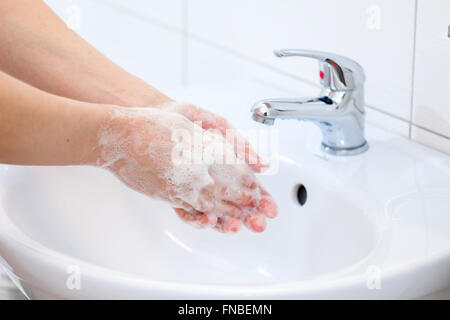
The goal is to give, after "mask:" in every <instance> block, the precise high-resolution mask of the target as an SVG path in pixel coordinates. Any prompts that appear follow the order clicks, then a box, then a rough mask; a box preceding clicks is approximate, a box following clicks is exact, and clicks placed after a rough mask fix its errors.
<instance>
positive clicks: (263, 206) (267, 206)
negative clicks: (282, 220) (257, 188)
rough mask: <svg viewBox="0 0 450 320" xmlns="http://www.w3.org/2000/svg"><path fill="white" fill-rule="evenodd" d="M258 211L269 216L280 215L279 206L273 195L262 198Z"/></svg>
mask: <svg viewBox="0 0 450 320" xmlns="http://www.w3.org/2000/svg"><path fill="white" fill-rule="evenodd" d="M258 211H259V212H261V213H262V214H264V215H265V216H266V217H267V218H271V219H273V218H275V217H276V216H277V215H278V207H277V204H276V203H275V201H274V200H273V199H272V198H271V197H264V198H262V199H261V200H260V202H259V205H258Z"/></svg>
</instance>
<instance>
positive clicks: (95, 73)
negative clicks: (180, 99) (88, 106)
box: [0, 0, 170, 106]
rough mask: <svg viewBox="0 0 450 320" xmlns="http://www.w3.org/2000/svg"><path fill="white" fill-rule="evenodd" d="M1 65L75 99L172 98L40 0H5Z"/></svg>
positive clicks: (129, 102) (126, 101)
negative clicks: (104, 52) (121, 64)
mask: <svg viewBox="0 0 450 320" xmlns="http://www.w3.org/2000/svg"><path fill="white" fill-rule="evenodd" d="M0 21H1V24H0V39H1V41H0V70H3V71H4V72H6V73H8V74H10V75H12V76H14V77H16V78H18V79H20V80H22V81H24V82H26V83H29V84H31V85H33V86H35V87H37V88H39V89H41V90H44V91H47V92H50V93H53V94H56V95H59V96H63V97H68V98H71V99H76V100H81V101H86V102H93V103H103V104H116V105H122V106H149V105H153V104H160V103H163V102H167V101H170V99H169V98H168V97H167V96H165V95H164V94H163V93H161V92H160V91H158V90H156V89H155V88H153V87H152V86H150V85H148V84H147V83H145V82H144V81H143V80H141V79H139V78H137V77H135V76H133V75H131V74H130V73H128V72H127V71H125V70H123V69H122V68H120V67H119V66H118V65H116V64H115V63H113V62H112V61H111V60H109V59H108V58H106V57H105V56H104V55H102V54H101V53H100V52H99V51H98V50H96V49H95V48H94V47H92V46H91V45H90V44H88V43H87V42H86V41H84V40H83V39H82V38H81V37H79V36H78V35H77V34H76V33H75V32H74V31H72V30H70V29H69V28H67V26H66V25H65V23H64V22H63V21H62V20H61V19H60V18H59V17H58V16H57V15H56V14H55V13H54V12H53V11H52V10H51V9H50V8H49V7H48V6H47V5H46V4H45V3H44V2H43V1H39V0H0Z"/></svg>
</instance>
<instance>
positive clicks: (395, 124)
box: [366, 108, 409, 137]
mask: <svg viewBox="0 0 450 320" xmlns="http://www.w3.org/2000/svg"><path fill="white" fill-rule="evenodd" d="M366 121H367V122H368V123H371V124H373V125H375V126H377V127H379V128H382V129H385V130H388V131H391V132H395V133H397V134H399V135H402V136H404V137H408V136H409V122H408V121H405V120H400V119H398V118H395V117H392V116H390V115H387V114H385V113H383V112H380V111H378V110H375V109H372V108H366Z"/></svg>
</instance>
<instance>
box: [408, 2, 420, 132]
mask: <svg viewBox="0 0 450 320" xmlns="http://www.w3.org/2000/svg"><path fill="white" fill-rule="evenodd" d="M417 6H418V0H415V1H414V28H413V52H412V67H411V98H410V109H409V133H408V137H409V139H412V127H413V116H414V84H415V81H414V77H415V73H416V38H417Z"/></svg>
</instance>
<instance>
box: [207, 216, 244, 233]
mask: <svg viewBox="0 0 450 320" xmlns="http://www.w3.org/2000/svg"><path fill="white" fill-rule="evenodd" d="M241 227H242V222H241V221H240V220H239V219H237V218H232V217H222V218H219V219H218V221H217V224H216V225H215V226H214V227H213V228H214V230H216V231H219V232H222V233H236V232H238V231H239V230H241Z"/></svg>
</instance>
